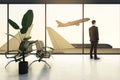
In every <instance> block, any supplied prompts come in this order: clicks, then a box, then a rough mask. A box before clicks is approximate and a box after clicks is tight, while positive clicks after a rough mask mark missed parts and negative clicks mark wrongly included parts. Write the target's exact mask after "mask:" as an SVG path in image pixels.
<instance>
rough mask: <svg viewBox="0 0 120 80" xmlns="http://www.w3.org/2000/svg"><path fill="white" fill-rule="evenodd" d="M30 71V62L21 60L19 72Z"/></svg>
mask: <svg viewBox="0 0 120 80" xmlns="http://www.w3.org/2000/svg"><path fill="white" fill-rule="evenodd" d="M26 73H28V62H27V61H21V62H19V74H26Z"/></svg>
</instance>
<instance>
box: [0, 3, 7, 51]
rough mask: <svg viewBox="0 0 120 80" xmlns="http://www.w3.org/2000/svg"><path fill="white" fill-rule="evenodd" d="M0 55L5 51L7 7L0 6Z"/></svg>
mask: <svg viewBox="0 0 120 80" xmlns="http://www.w3.org/2000/svg"><path fill="white" fill-rule="evenodd" d="M0 11H1V12H0V53H4V52H5V51H6V50H7V44H6V42H7V35H6V33H7V5H6V4H1V5H0Z"/></svg>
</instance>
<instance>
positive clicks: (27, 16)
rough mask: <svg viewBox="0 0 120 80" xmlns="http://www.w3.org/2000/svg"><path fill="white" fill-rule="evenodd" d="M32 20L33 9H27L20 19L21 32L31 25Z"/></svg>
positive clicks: (24, 31)
mask: <svg viewBox="0 0 120 80" xmlns="http://www.w3.org/2000/svg"><path fill="white" fill-rule="evenodd" d="M32 22H33V11H32V10H28V11H27V12H26V13H25V14H24V16H23V19H22V29H21V33H26V32H27V30H28V28H29V27H30V26H31V24H32Z"/></svg>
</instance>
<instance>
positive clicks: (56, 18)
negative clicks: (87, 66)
mask: <svg viewBox="0 0 120 80" xmlns="http://www.w3.org/2000/svg"><path fill="white" fill-rule="evenodd" d="M8 8H9V9H8ZM29 9H31V10H33V13H34V19H33V24H32V29H31V31H30V33H29V35H30V36H31V40H42V41H43V42H44V43H45V44H46V45H45V46H48V47H53V48H54V53H83V51H82V50H83V49H84V53H89V51H90V38H89V28H90V27H91V26H92V24H91V21H92V20H96V21H97V23H96V26H97V27H98V29H99V44H98V53H120V5H119V4H84V8H83V6H82V4H9V7H7V5H5V4H2V5H0V10H1V11H2V12H1V13H0V24H1V26H0V37H1V38H0V53H2V51H6V50H7V48H8V47H7V44H6V43H7V39H8V37H7V35H6V34H5V33H7V32H9V34H12V35H13V36H17V38H18V39H15V38H13V37H11V36H9V50H14V49H18V47H19V45H17V44H19V40H21V37H20V36H19V35H17V33H18V30H15V29H14V28H13V27H12V26H11V25H9V27H8V26H7V19H8V18H9V19H11V20H13V21H14V22H16V23H17V24H18V25H19V26H20V27H22V26H21V21H22V18H23V15H24V14H25V13H26V12H27V11H28V10H29ZM83 9H84V14H83ZM8 10H9V11H8ZM7 11H8V12H7ZM8 14H9V16H8ZM82 15H84V18H89V19H90V20H88V21H86V22H84V29H83V25H82V22H81V21H80V20H81V19H82V18H83V16H82ZM7 16H8V17H7ZM45 29H46V30H45ZM8 30H9V31H8ZM83 30H84V31H83ZM83 32H84V34H83ZM83 38H84V39H83ZM12 39H14V40H12ZM83 42H84V46H83V45H82V43H83Z"/></svg>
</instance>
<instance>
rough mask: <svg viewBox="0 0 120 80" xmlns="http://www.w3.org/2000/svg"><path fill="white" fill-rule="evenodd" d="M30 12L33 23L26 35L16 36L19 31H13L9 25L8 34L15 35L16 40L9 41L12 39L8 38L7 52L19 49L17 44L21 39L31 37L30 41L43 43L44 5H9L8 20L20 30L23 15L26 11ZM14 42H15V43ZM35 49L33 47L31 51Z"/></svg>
mask: <svg viewBox="0 0 120 80" xmlns="http://www.w3.org/2000/svg"><path fill="white" fill-rule="evenodd" d="M28 10H32V11H33V14H34V17H33V23H32V25H31V27H30V28H31V30H30V28H29V29H28V33H27V34H25V35H24V36H21V35H20V34H18V35H16V34H17V33H18V32H20V30H15V29H14V28H13V27H12V26H11V25H9V33H10V34H12V35H14V36H15V35H16V36H17V38H18V39H14V41H13V40H11V39H12V38H13V37H10V40H11V41H10V40H9V43H10V46H9V48H10V49H9V50H16V49H18V48H19V44H20V43H19V42H21V40H22V39H23V37H29V36H31V39H30V41H36V40H42V41H43V42H45V5H44V4H10V5H9V19H11V20H13V21H14V22H16V23H17V24H18V25H19V27H20V28H22V25H21V23H22V18H23V15H24V14H25V13H26V12H27V11H28ZM15 40H16V41H15ZM13 42H14V43H13ZM35 48H36V47H35V46H33V49H35Z"/></svg>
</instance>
